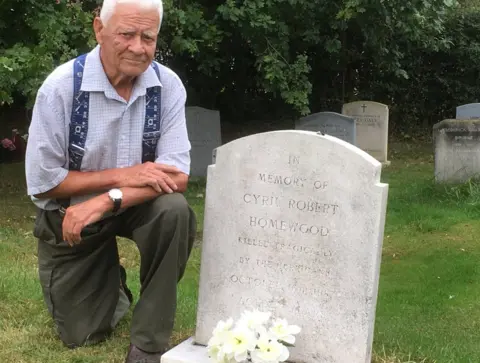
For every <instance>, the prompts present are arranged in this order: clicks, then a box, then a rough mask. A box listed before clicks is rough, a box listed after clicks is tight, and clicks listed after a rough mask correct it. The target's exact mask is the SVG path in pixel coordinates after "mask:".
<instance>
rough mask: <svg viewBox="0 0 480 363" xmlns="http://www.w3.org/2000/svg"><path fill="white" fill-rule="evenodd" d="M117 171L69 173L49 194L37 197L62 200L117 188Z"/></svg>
mask: <svg viewBox="0 0 480 363" xmlns="http://www.w3.org/2000/svg"><path fill="white" fill-rule="evenodd" d="M116 176H117V171H116V170H115V169H108V170H102V171H91V172H90V171H88V172H83V171H69V172H68V175H67V177H66V178H65V179H64V180H63V182H61V183H60V184H59V185H58V186H56V187H55V188H53V189H51V190H49V191H48V192H45V193H42V194H38V195H35V197H36V198H39V199H42V198H52V199H61V198H69V197H74V196H79V195H86V194H92V193H99V192H103V191H106V190H108V189H111V188H115V187H116V186H117V182H118V181H117V178H116Z"/></svg>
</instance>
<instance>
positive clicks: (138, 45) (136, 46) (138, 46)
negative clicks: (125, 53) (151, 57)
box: [129, 36, 145, 55]
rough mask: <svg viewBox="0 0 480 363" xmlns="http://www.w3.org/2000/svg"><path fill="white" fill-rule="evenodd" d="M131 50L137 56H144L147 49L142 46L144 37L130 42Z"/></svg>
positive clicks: (135, 38) (137, 37)
mask: <svg viewBox="0 0 480 363" xmlns="http://www.w3.org/2000/svg"><path fill="white" fill-rule="evenodd" d="M129 49H130V51H131V52H132V53H134V54H136V55H142V54H144V53H145V48H144V47H143V44H142V37H141V36H136V37H134V38H133V39H132V41H131V42H130V46H129Z"/></svg>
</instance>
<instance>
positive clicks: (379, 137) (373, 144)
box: [342, 101, 389, 164]
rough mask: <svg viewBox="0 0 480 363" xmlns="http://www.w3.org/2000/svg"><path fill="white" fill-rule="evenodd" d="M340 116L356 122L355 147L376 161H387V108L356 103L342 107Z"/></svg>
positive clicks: (366, 102) (361, 102) (373, 103)
mask: <svg viewBox="0 0 480 363" xmlns="http://www.w3.org/2000/svg"><path fill="white" fill-rule="evenodd" d="M342 114H344V115H348V116H350V117H353V118H354V119H355V121H356V128H357V139H356V145H357V146H358V147H359V148H360V149H362V150H364V151H366V152H367V153H369V154H370V155H372V156H373V157H374V158H376V159H377V160H378V161H380V162H382V163H384V164H389V161H388V155H387V154H388V117H389V111H388V106H387V105H384V104H381V103H378V102H370V101H357V102H351V103H347V104H345V105H343V109H342Z"/></svg>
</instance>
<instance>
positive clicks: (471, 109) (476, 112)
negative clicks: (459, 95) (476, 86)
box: [455, 103, 480, 120]
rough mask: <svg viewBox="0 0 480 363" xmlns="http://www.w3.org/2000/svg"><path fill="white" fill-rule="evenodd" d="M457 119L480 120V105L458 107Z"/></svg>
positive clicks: (471, 104) (470, 104) (472, 104)
mask: <svg viewBox="0 0 480 363" xmlns="http://www.w3.org/2000/svg"><path fill="white" fill-rule="evenodd" d="M455 118H456V119H460V120H461V119H464V120H470V119H475V118H478V119H480V103H469V104H466V105H461V106H458V107H457V113H456V116H455Z"/></svg>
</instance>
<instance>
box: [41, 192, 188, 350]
mask: <svg viewBox="0 0 480 363" xmlns="http://www.w3.org/2000/svg"><path fill="white" fill-rule="evenodd" d="M62 221H63V216H62V214H61V213H60V212H59V211H45V210H40V209H39V210H38V214H37V219H36V222H35V228H34V235H35V237H36V238H37V239H38V264H39V278H40V284H41V286H42V290H43V296H44V299H45V303H46V305H47V308H48V311H49V312H50V314H51V316H52V317H53V320H54V322H55V325H56V327H57V331H58V334H59V337H60V339H61V340H62V341H63V342H64V343H65V344H66V345H67V346H68V347H70V348H75V347H79V346H84V345H90V344H95V343H98V342H100V341H103V340H105V339H106V338H107V337H108V335H109V334H110V333H111V332H112V331H113V329H114V327H115V325H116V324H117V323H118V321H119V320H120V319H121V318H122V317H123V316H124V315H125V313H126V312H127V311H128V309H129V307H130V301H129V300H128V299H127V297H126V294H125V292H124V290H123V289H122V288H121V281H120V268H121V267H120V263H119V255H118V249H117V242H116V237H117V236H121V237H126V238H129V239H131V240H133V241H134V242H135V243H136V245H137V247H138V249H139V251H140V259H141V261H140V285H141V288H140V296H139V300H138V302H137V304H136V306H135V309H134V311H133V317H132V322H131V338H130V339H131V343H133V344H135V345H136V346H137V347H138V348H140V349H142V350H145V351H147V352H157V351H160V350H161V349H164V348H166V347H167V346H168V341H169V338H170V335H171V333H172V330H173V325H174V320H175V312H176V302H177V283H178V282H179V281H180V280H181V278H182V277H183V274H184V271H185V267H186V265H187V261H188V259H189V256H190V253H191V250H192V247H193V242H194V239H195V233H196V218H195V214H194V213H193V211H192V209H191V208H190V207H189V206H188V203H187V201H186V200H185V198H184V196H183V195H182V194H178V193H175V194H167V195H162V196H160V197H158V198H156V199H154V200H151V201H148V202H145V203H143V204H140V205H137V206H135V207H132V208H129V209H127V210H125V211H124V212H123V213H121V214H120V215H118V216H114V217H109V218H106V219H104V220H102V221H100V222H97V223H95V224H92V225H90V226H87V227H86V228H85V229H84V230H83V231H82V242H81V243H80V244H78V245H76V246H74V247H70V246H69V245H68V244H67V243H66V242H64V241H63V238H62Z"/></svg>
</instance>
